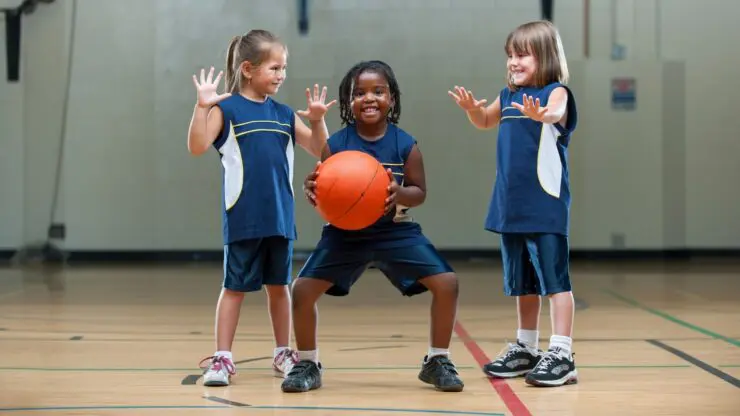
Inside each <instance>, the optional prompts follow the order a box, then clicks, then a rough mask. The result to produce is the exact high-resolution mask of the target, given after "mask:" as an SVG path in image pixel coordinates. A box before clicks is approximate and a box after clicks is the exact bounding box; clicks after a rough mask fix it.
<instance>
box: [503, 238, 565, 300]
mask: <svg viewBox="0 0 740 416" xmlns="http://www.w3.org/2000/svg"><path fill="white" fill-rule="evenodd" d="M568 250H569V248H568V237H567V236H564V235H560V234H510V233H506V234H502V235H501V257H502V258H503V262H504V293H505V294H506V295H507V296H523V295H541V296H547V295H553V294H556V293H562V292H569V291H570V290H571V285H570V271H569V266H568V258H569V254H568Z"/></svg>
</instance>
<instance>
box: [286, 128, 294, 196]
mask: <svg viewBox="0 0 740 416" xmlns="http://www.w3.org/2000/svg"><path fill="white" fill-rule="evenodd" d="M285 157H286V158H287V159H288V180H289V181H290V194H291V195H293V197H295V192H294V191H293V160H294V159H295V149H294V148H293V139H292V138H288V147H286V148H285Z"/></svg>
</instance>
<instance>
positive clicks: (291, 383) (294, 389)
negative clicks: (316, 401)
mask: <svg viewBox="0 0 740 416" xmlns="http://www.w3.org/2000/svg"><path fill="white" fill-rule="evenodd" d="M319 387H321V364H316V363H315V362H313V361H310V360H303V361H299V362H298V363H296V365H295V366H293V369H292V370H290V373H288V375H287V376H285V380H283V384H282V385H281V386H280V388H281V389H282V390H283V392H285V393H303V392H306V391H309V390H315V389H318V388H319Z"/></svg>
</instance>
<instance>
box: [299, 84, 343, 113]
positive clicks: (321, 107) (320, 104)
mask: <svg viewBox="0 0 740 416" xmlns="http://www.w3.org/2000/svg"><path fill="white" fill-rule="evenodd" d="M306 99H307V100H308V108H306V109H305V110H299V111H296V113H297V114H298V115H299V116H301V117H306V118H308V119H309V120H311V121H319V120H321V118H322V117H324V114H326V112H327V111H329V108H330V107H331V106H333V105H334V104H336V103H337V100H332V101H331V102H330V103H329V104H324V101H326V86H324V88H323V89H322V90H321V95H319V84H316V85H314V86H313V96H312V95H311V90H310V89H309V88H306Z"/></svg>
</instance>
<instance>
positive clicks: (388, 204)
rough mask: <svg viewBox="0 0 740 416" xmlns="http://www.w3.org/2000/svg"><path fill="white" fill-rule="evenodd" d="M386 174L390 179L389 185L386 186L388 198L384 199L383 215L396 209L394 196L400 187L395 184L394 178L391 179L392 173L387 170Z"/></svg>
mask: <svg viewBox="0 0 740 416" xmlns="http://www.w3.org/2000/svg"><path fill="white" fill-rule="evenodd" d="M386 172H388V177H389V178H390V179H391V184H390V185H388V198H386V199H385V213H386V214H387V213H389V212H391V211H392V210H393V209H394V208H395V207H396V196H397V195H398V190H399V189H400V188H401V187H400V185H398V182H396V178H394V177H393V171H392V170H390V168H389V169H387V170H386Z"/></svg>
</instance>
